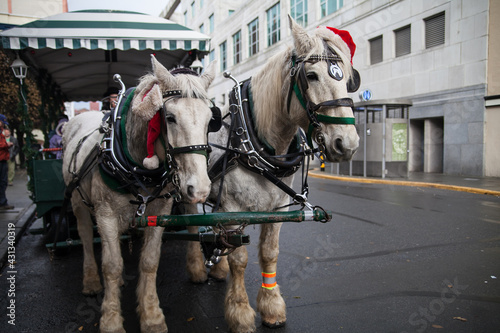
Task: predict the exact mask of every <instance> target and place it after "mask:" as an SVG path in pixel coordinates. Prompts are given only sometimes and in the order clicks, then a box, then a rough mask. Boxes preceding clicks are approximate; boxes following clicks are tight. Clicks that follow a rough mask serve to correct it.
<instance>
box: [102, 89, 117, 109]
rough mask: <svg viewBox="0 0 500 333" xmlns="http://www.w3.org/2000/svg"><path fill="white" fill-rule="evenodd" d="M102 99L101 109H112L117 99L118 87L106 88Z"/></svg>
mask: <svg viewBox="0 0 500 333" xmlns="http://www.w3.org/2000/svg"><path fill="white" fill-rule="evenodd" d="M103 97H104V98H103V99H102V107H101V110H102V111H109V110H113V109H114V108H115V106H116V103H117V100H118V88H116V87H109V88H108V90H106V92H105V93H104V95H103Z"/></svg>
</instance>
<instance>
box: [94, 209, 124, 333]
mask: <svg viewBox="0 0 500 333" xmlns="http://www.w3.org/2000/svg"><path fill="white" fill-rule="evenodd" d="M96 218H97V224H98V227H99V234H100V235H101V239H102V275H103V280H104V298H103V300H102V305H101V321H100V331H101V332H106V333H108V332H109V333H111V332H113V333H118V332H120V333H125V330H124V329H123V317H122V315H121V305H120V286H121V283H122V281H123V279H122V272H123V258H122V254H121V248H120V241H119V236H120V233H119V230H118V218H117V217H115V216H112V215H111V214H110V216H102V215H101V214H98V213H97V214H96Z"/></svg>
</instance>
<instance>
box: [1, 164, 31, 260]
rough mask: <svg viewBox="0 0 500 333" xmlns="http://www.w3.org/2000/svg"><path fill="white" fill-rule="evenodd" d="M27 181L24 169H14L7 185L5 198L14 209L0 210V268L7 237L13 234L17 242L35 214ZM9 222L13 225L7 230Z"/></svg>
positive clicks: (7, 241)
mask: <svg viewBox="0 0 500 333" xmlns="http://www.w3.org/2000/svg"><path fill="white" fill-rule="evenodd" d="M27 182H28V177H27V175H26V170H25V169H23V170H16V177H15V178H14V185H13V186H7V200H8V202H9V205H12V206H14V209H12V210H4V211H0V268H1V267H3V265H4V263H5V261H6V260H7V248H8V246H9V239H10V240H12V236H13V235H15V240H16V242H17V240H18V239H19V238H20V237H21V236H22V234H23V233H24V232H25V230H26V227H27V226H28V225H29V224H30V222H31V221H32V220H33V218H34V216H35V204H33V202H32V201H31V199H30V197H29V195H30V194H29V192H28V188H27V186H26V184H27ZM11 224H13V225H14V226H15V227H14V229H13V230H12V229H11V230H9V225H11ZM9 231H10V232H11V234H10V235H9ZM12 231H14V233H13V234H12ZM9 236H10V237H9Z"/></svg>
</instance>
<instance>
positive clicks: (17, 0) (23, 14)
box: [0, 0, 68, 30]
mask: <svg viewBox="0 0 500 333" xmlns="http://www.w3.org/2000/svg"><path fill="white" fill-rule="evenodd" d="M67 11H68V1H67V0H0V30H4V29H7V28H11V27H13V26H17V25H22V24H25V23H28V22H31V21H34V20H37V19H39V18H42V17H47V16H52V15H56V14H60V13H65V12H67Z"/></svg>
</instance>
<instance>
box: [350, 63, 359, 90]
mask: <svg viewBox="0 0 500 333" xmlns="http://www.w3.org/2000/svg"><path fill="white" fill-rule="evenodd" d="M360 85H361V76H360V75H359V72H358V71H357V70H356V69H354V68H353V69H352V76H351V77H350V78H349V81H347V91H348V92H350V93H353V92H356V91H358V89H359V86H360Z"/></svg>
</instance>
